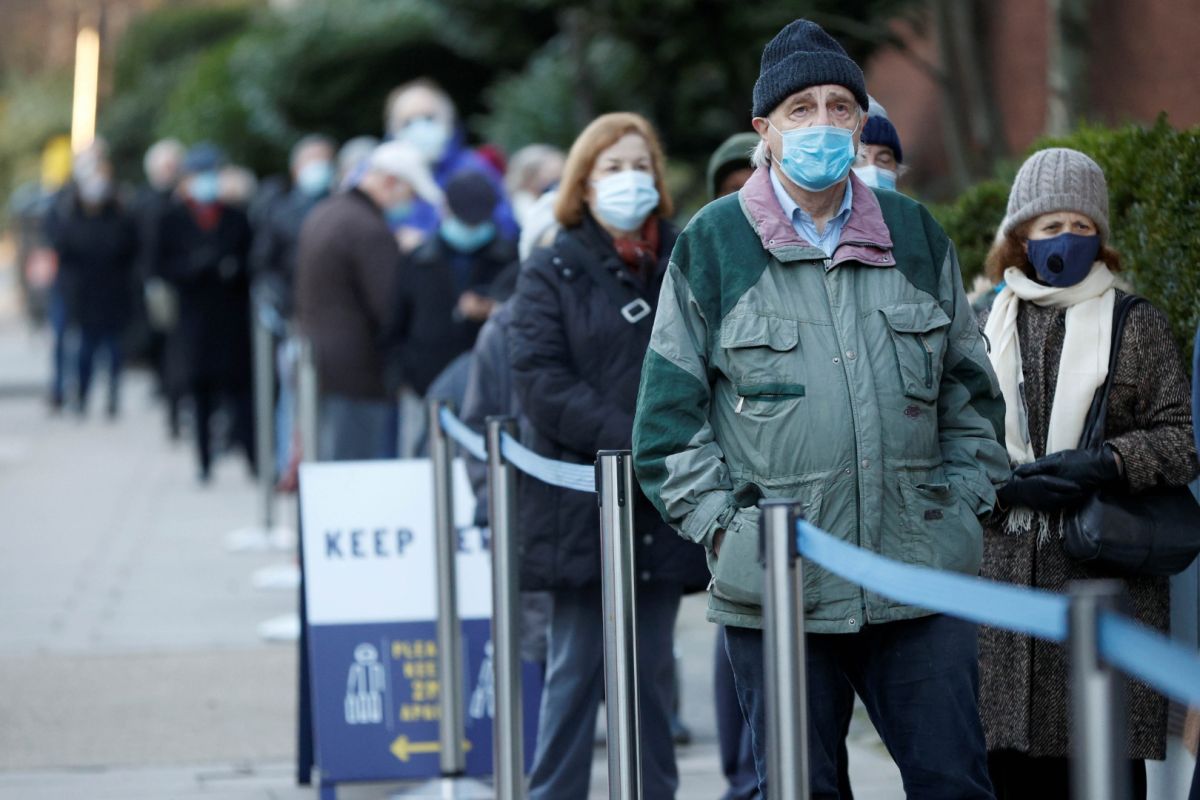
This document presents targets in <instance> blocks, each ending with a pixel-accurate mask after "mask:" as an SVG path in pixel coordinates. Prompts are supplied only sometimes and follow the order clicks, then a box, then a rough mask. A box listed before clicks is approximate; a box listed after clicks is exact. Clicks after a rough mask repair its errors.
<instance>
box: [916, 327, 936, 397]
mask: <svg viewBox="0 0 1200 800" xmlns="http://www.w3.org/2000/svg"><path fill="white" fill-rule="evenodd" d="M917 338H918V339H920V340H921V346H922V347H924V348H925V388H926V389H932V388H933V348H932V347H930V346H929V340H928V339H926V338H925V334H923V333H918V334H917Z"/></svg>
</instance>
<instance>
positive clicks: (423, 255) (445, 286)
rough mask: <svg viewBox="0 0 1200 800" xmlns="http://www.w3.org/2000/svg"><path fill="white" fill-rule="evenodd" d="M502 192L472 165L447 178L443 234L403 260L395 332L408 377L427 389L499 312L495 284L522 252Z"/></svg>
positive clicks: (403, 373)
mask: <svg viewBox="0 0 1200 800" xmlns="http://www.w3.org/2000/svg"><path fill="white" fill-rule="evenodd" d="M499 200H500V196H499V195H498V194H497V192H496V190H495V188H494V187H493V186H492V182H491V180H490V179H489V178H488V177H487V176H485V175H483V174H482V173H480V172H475V171H473V170H467V171H464V172H460V173H459V174H457V175H455V176H454V177H453V178H451V179H450V181H449V182H448V183H447V184H446V206H447V213H446V214H445V215H444V218H443V220H442V222H441V224H440V225H439V227H438V231H437V234H436V235H434V236H431V237H429V239H428V240H427V241H426V242H425V243H424V244H422V245H421V246H420V247H418V248H417V249H416V250H415V251H413V253H412V255H411V256H409V257H408V259H406V260H405V262H404V265H403V267H402V268H401V274H400V280H399V284H398V287H397V288H398V292H399V302H398V304H397V309H396V320H395V339H396V341H397V343H398V349H399V358H400V368H399V374H400V377H401V381H402V382H403V383H404V384H405V385H407V386H408V387H410V388H411V389H412V390H413V391H414V392H416V393H417V394H418V395H420V396H422V397H423V396H424V395H425V393H426V391H427V390H428V389H429V384H430V383H432V382H433V379H434V378H436V377H437V376H438V374H439V373H440V372H441V371H442V370H443V369H445V368H446V366H447V365H448V364H449V363H450V362H451V361H453V360H454V359H455V358H457V357H458V356H459V355H461V354H462V353H465V352H467V351H468V350H470V349H471V348H472V347H474V345H475V337H476V336H478V335H479V329H480V328H481V327H483V323H484V322H485V321H487V318H488V315H489V314H491V313H492V306H493V301H492V300H491V299H490V298H489V296H488V292H487V290H488V286H489V285H490V284H491V283H492V281H494V280H495V279H496V276H498V275H499V274H500V273H501V272H503V271H504V268H505V267H507V266H508V265H509V264H511V263H512V262H513V261H515V260H516V257H517V247H516V244H515V243H514V242H513V241H512V240H511V239H508V238H505V237H504V236H502V235H500V234H499V232H498V231H497V228H496V223H495V222H493V221H492V214H493V213H494V212H495V210H496V203H498V202H499Z"/></svg>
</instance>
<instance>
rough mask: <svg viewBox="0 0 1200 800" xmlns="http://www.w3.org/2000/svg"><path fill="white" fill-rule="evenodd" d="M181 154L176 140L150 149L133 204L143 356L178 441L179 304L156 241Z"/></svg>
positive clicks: (180, 374) (172, 197) (169, 427)
mask: <svg viewBox="0 0 1200 800" xmlns="http://www.w3.org/2000/svg"><path fill="white" fill-rule="evenodd" d="M186 154H187V151H186V150H185V149H184V147H183V145H182V144H180V143H179V142H178V141H176V140H175V139H161V140H159V141H157V142H155V143H154V144H152V145H151V146H150V148H149V149H148V150H147V151H146V155H145V157H144V158H143V160H142V166H143V169H144V171H145V173H146V185H145V186H143V187H142V188H140V189H139V190H138V192H137V194H136V195H135V197H134V203H133V212H134V216H135V217H136V219H137V224H138V235H139V239H140V242H139V256H138V277H139V278H140V280H141V282H142V295H143V302H144V304H145V308H146V322H147V327H148V331H149V336H148V342H147V347H148V357H149V359H150V362H151V367H152V368H153V370H154V373H155V378H156V380H157V382H158V387H157V388H158V392H159V394H161V395H162V398H163V400H164V402H165V403H166V407H167V409H166V410H167V433H168V434H169V435H170V437H171V438H172V439H178V438H179V435H180V414H179V411H180V406H181V401H182V399H183V397H184V396H185V395H186V393H187V387H186V385H185V383H184V378H183V365H182V364H181V363H180V362H181V361H182V359H181V358H180V357H179V355H178V351H179V346H178V341H177V337H176V336H175V326H176V323H177V322H178V319H177V316H178V301H177V298H176V295H175V290H174V289H172V288H171V285H170V284H169V283H167V281H166V280H165V279H164V278H163V273H162V267H161V265H160V264H159V262H158V259H159V256H160V254H161V252H162V248H161V247H160V246H159V238H158V237H159V233H160V231H161V230H162V221H163V217H165V216H166V214H167V212H168V211H169V210H170V209H171V207H172V206H173V205H175V204H176V203H177V202H178V199H177V198H176V196H175V190H176V189H177V188H178V185H179V178H180V172H181V170H182V169H183V158H184V156H185V155H186Z"/></svg>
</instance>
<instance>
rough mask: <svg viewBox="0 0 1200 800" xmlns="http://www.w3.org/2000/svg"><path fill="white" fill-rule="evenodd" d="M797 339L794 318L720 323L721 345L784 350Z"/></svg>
mask: <svg viewBox="0 0 1200 800" xmlns="http://www.w3.org/2000/svg"><path fill="white" fill-rule="evenodd" d="M943 316H944V315H943ZM947 321H949V320H947ZM799 341H800V324H799V323H798V322H796V320H794V319H784V318H783V317H767V316H762V315H760V314H742V315H739V316H737V317H733V318H732V319H727V320H725V321H724V322H722V323H721V346H722V347H730V348H734V347H769V348H771V349H772V350H779V351H784V350H791V349H792V348H793V347H795V346H796V344H797V343H798V342H799Z"/></svg>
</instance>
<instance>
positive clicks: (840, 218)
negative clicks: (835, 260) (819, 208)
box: [771, 166, 854, 258]
mask: <svg viewBox="0 0 1200 800" xmlns="http://www.w3.org/2000/svg"><path fill="white" fill-rule="evenodd" d="M771 188H772V189H774V190H775V198H776V199H777V200H779V205H780V207H781V208H782V209H783V213H784V214H787V217H788V219H790V220H791V221H792V227H793V228H795V229H796V233H797V234H798V235H800V236H801V237H802V238H804V239H805V240H806V241H807V242H808V243H809V244H811V245H812V246H814V247H819V248H821V249H822V250H824V251H825V257H826V258H831V257H832V256H833V251H834V249H835V248H836V247H837V246H838V242H839V241H841V239H842V228H844V227H846V220H848V219H850V204H851V203H852V202H853V200H854V190H853V189H852V188H851V185H850V181H849V180H847V181H846V193H845V195H843V196H842V207H841V208H839V209H838V212H837V213H836V214H834V215H833V218H832V219H830V220H829V221H828V222H826V223H825V232H824V233H823V234H822V233H817V225H816V223H815V222H814V221H813V218H812V216H811V215H810V214H809V213H808V212H807V211H805V210H804V209H803V208H801V207H800V206H798V205H796V201H795V200H793V199H792V198H791V195H789V194H788V193H787V189H784V188H783V184H782V183H781V182H780V180H779V176H778V175H776V174H775V167H773V166H772V167H771Z"/></svg>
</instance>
